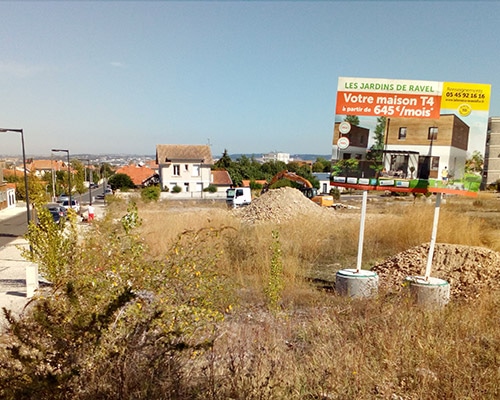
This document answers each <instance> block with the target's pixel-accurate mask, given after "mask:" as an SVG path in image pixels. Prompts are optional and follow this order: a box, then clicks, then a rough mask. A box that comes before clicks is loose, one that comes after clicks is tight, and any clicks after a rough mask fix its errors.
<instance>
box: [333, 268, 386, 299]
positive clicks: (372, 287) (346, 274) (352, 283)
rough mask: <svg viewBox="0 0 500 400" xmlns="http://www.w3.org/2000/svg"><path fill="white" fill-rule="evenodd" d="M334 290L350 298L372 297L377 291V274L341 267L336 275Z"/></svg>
mask: <svg viewBox="0 0 500 400" xmlns="http://www.w3.org/2000/svg"><path fill="white" fill-rule="evenodd" d="M335 290H336V291H337V293H338V294H340V295H341V296H347V297H351V298H365V297H373V296H375V295H377V293H378V275H377V273H376V272H373V271H367V270H360V271H358V272H356V270H355V269H341V270H340V271H338V272H337V275H336V279H335Z"/></svg>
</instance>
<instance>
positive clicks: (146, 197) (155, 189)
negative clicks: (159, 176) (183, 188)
mask: <svg viewBox="0 0 500 400" xmlns="http://www.w3.org/2000/svg"><path fill="white" fill-rule="evenodd" d="M160 193H161V189H160V187H159V186H147V187H145V188H143V189H142V190H141V198H142V200H143V201H146V202H148V201H158V200H159V199H160Z"/></svg>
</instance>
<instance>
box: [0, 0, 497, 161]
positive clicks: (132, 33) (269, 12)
mask: <svg viewBox="0 0 500 400" xmlns="http://www.w3.org/2000/svg"><path fill="white" fill-rule="evenodd" d="M0 15H2V24H0V35H1V38H2V40H1V41H0V88H1V96H0V128H22V129H24V132H25V133H24V135H25V143H26V151H27V153H28V155H30V154H31V155H50V149H51V148H56V147H57V148H64V149H69V150H70V152H71V153H72V154H76V153H93V154H104V153H126V154H144V155H147V154H150V155H152V154H154V153H155V150H156V144H210V145H211V146H212V152H213V154H214V156H218V155H220V154H222V152H223V150H224V149H227V150H228V152H229V153H250V154H251V153H262V152H270V151H279V152H287V153H292V154H296V153H313V154H325V155H327V154H331V144H332V129H333V124H334V120H335V98H336V91H337V80H338V77H339V76H347V77H370V78H389V79H412V80H430V81H451V82H472V83H487V84H491V85H492V98H491V104H490V116H499V115H500V96H499V95H498V92H497V91H496V89H497V88H499V87H500V74H499V73H498V66H499V65H500V51H499V47H500V45H499V44H498V43H499V41H498V38H499V37H500V24H499V23H498V17H499V16H500V2H494V1H486V2H481V1H465V2H460V1H445V2H437V1H423V2H416V1H415V2H413V1H387V2H382V1H368V2H363V1H346V2H341V1H319V2H311V1H307V2H306V1H304V2H301V1H292V2H284V1H274V2H265V1H251V2H250V1H247V2H243V1H240V2H236V1H235V2H231V1H220V2H201V1H186V2H182V1H181V2H170V1H153V2H146V1H140V2H133V1H109V2H99V1H91V2H85V1H67V2H65V1H55V2H43V1H41V2H6V1H2V2H0ZM16 136H17V135H16V134H14V133H9V134H0V154H12V155H14V154H19V153H20V141H19V137H16Z"/></svg>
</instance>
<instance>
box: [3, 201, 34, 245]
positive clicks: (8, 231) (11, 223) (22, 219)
mask: <svg viewBox="0 0 500 400" xmlns="http://www.w3.org/2000/svg"><path fill="white" fill-rule="evenodd" d="M16 208H17V207H16ZM0 212H1V211H0ZM6 212H7V211H6ZM10 214H12V215H11V216H10ZM26 226H27V222H26V211H24V212H22V211H20V212H18V210H16V211H15V212H14V211H13V212H12V213H10V212H9V216H6V217H5V219H3V218H0V248H1V247H3V246H5V245H7V244H9V243H10V242H12V241H13V240H14V239H16V238H18V237H21V236H23V235H24V234H25V233H26V229H27V228H26Z"/></svg>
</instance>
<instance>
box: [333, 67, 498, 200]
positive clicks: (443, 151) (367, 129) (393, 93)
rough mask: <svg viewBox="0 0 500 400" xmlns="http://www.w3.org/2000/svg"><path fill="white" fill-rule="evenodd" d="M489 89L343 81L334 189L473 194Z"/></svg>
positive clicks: (478, 177)
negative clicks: (474, 158) (473, 164)
mask: <svg viewBox="0 0 500 400" xmlns="http://www.w3.org/2000/svg"><path fill="white" fill-rule="evenodd" d="M490 91H491V89H490V85H486V84H475V83H450V82H432V81H408V80H388V79H371V78H342V77H341V78H339V83H338V91H337V104H336V114H335V123H334V129H333V142H332V161H333V163H334V172H333V174H332V178H331V179H332V184H335V185H337V186H340V187H348V188H358V189H362V190H384V191H387V190H388V191H395V192H416V193H428V192H431V193H432V192H434V193H437V192H441V193H457V194H461V195H475V193H476V192H477V191H478V190H479V188H480V185H481V180H482V176H481V174H474V173H466V172H465V163H466V160H467V158H468V157H470V156H471V155H472V154H473V153H474V152H479V153H481V154H484V151H485V146H486V137H487V126H488V111H489V110H488V108H489V100H490Z"/></svg>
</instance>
